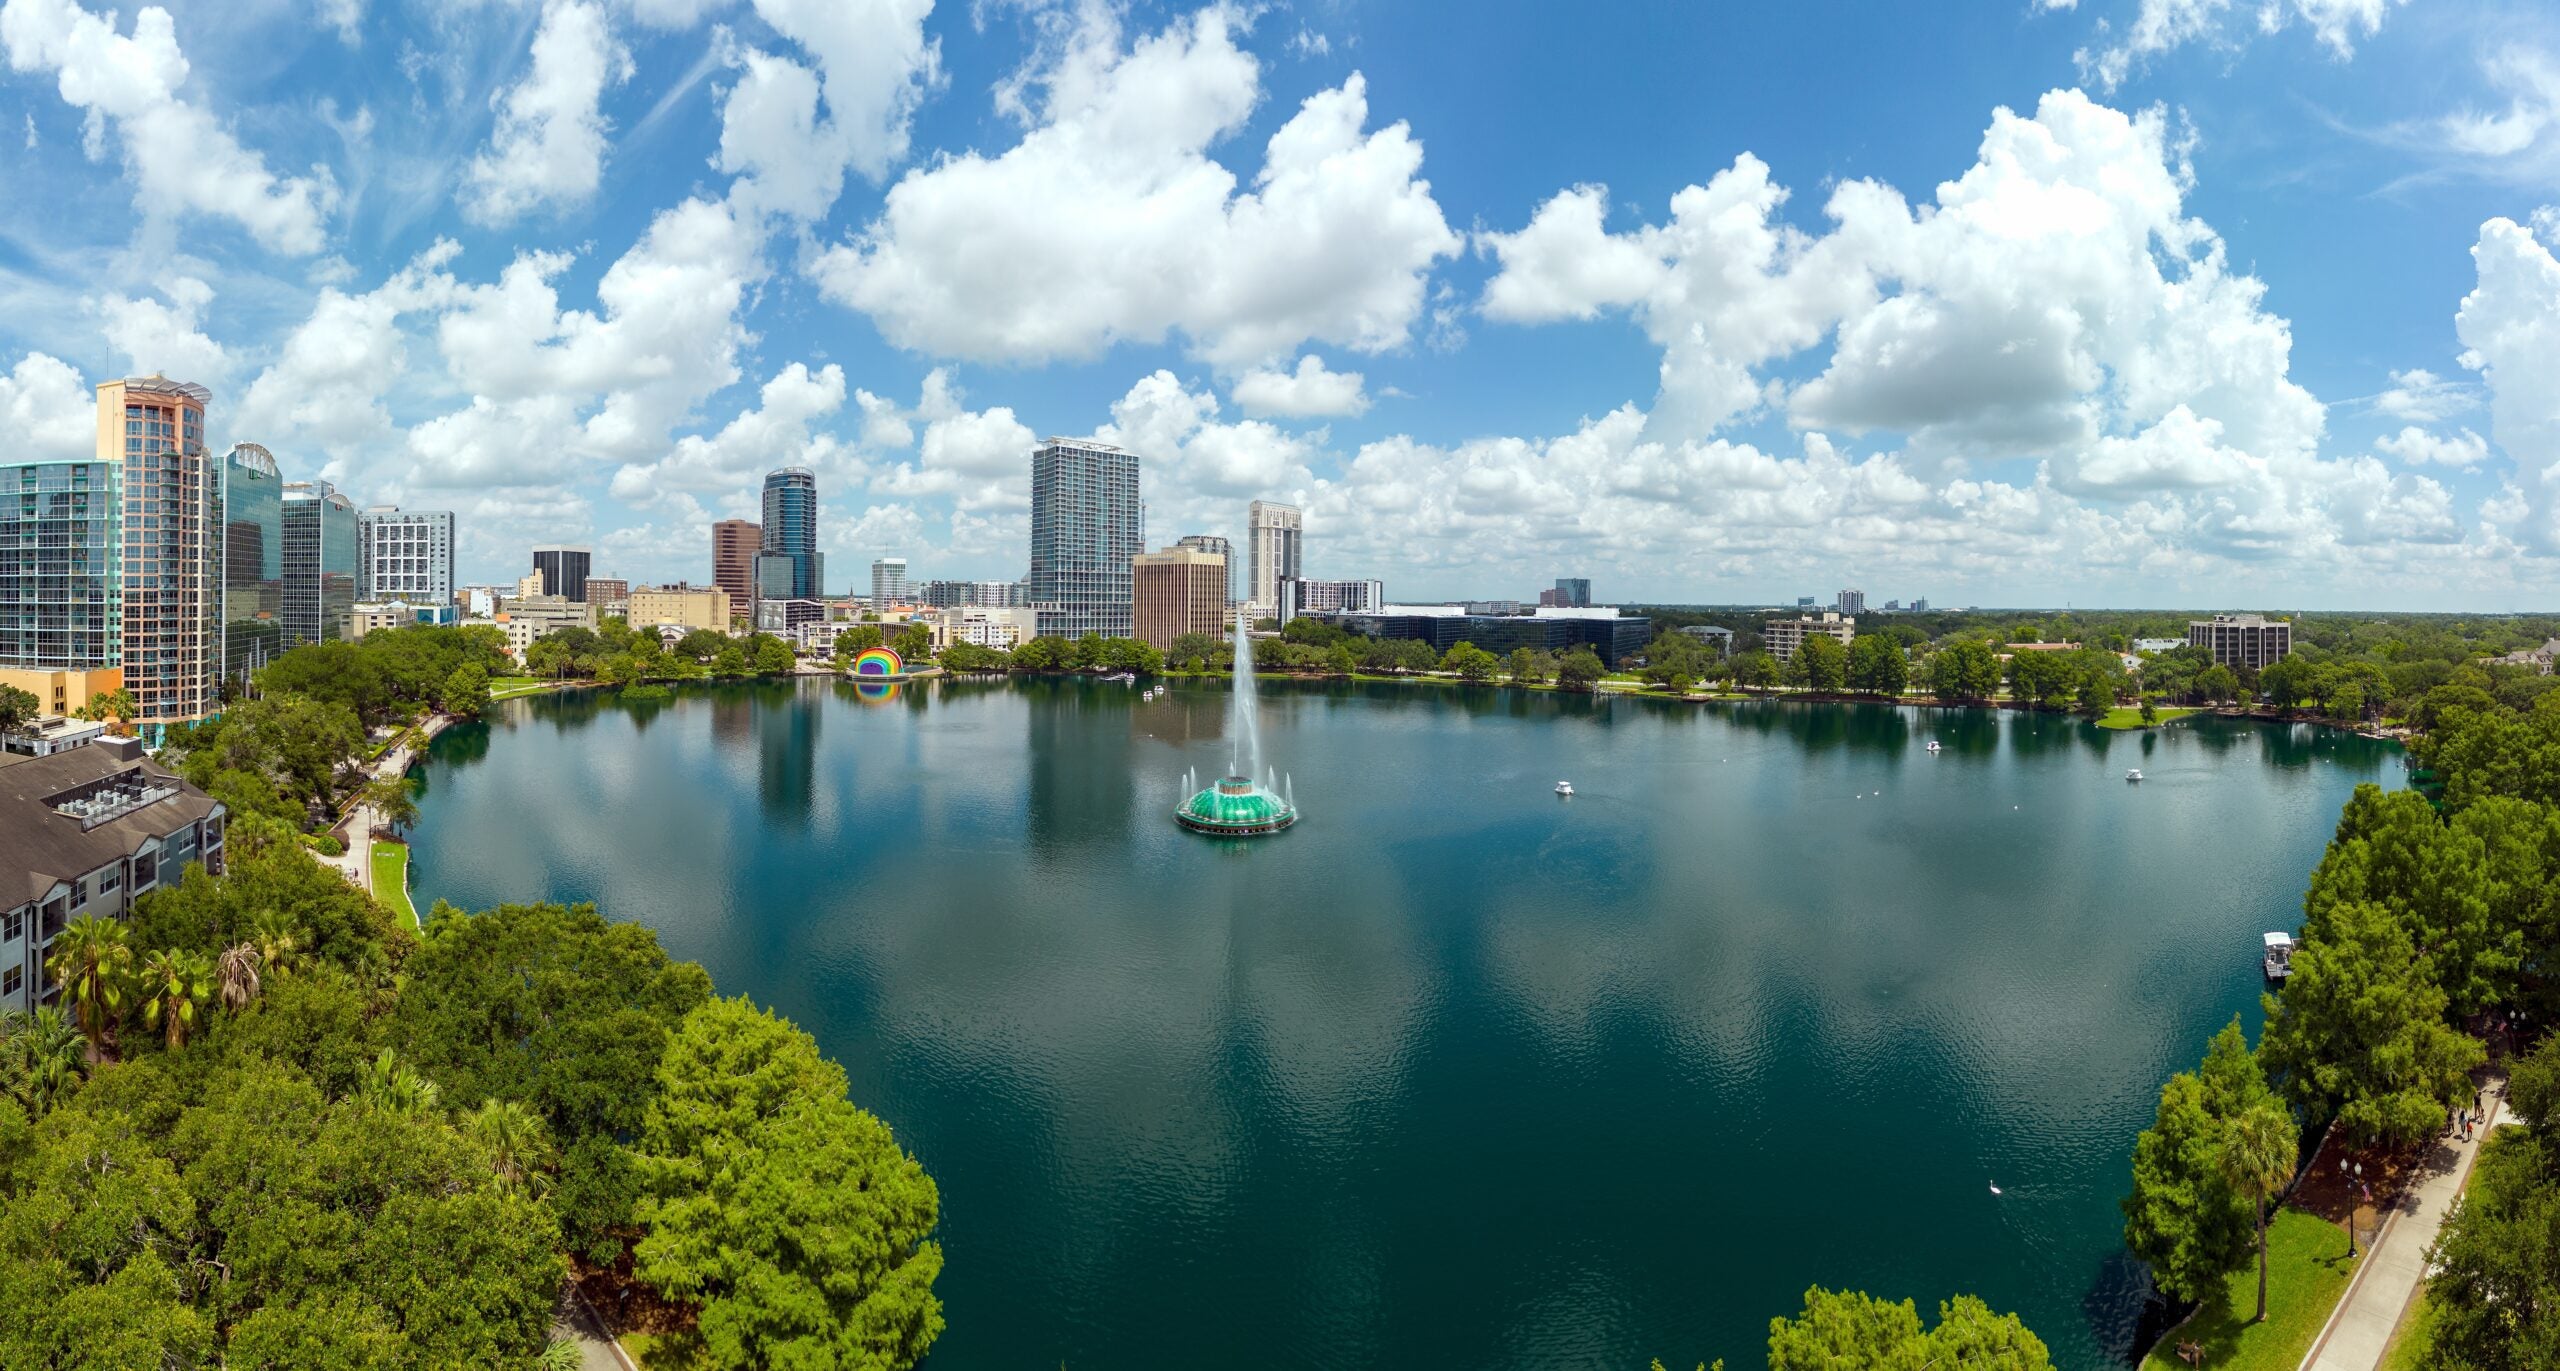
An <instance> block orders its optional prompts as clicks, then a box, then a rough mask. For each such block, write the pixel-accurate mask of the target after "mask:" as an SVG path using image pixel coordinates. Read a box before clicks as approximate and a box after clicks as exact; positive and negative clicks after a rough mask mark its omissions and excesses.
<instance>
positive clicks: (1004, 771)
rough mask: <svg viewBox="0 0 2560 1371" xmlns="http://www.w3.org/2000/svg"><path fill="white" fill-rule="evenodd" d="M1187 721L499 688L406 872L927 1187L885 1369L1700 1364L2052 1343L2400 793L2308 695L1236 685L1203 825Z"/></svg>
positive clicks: (2126, 1298) (1010, 688)
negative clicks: (782, 1073)
mask: <svg viewBox="0 0 2560 1371" xmlns="http://www.w3.org/2000/svg"><path fill="white" fill-rule="evenodd" d="M883 695H886V696H887V698H879V697H880V696H883ZM1226 705H1227V697H1226V692H1225V690H1224V688H1223V686H1221V685H1216V684H1210V683H1200V684H1189V683H1185V684H1177V685H1175V686H1174V687H1173V688H1172V689H1171V690H1170V691H1168V692H1166V693H1165V694H1163V695H1162V696H1160V697H1159V698H1157V699H1155V700H1152V701H1149V700H1144V699H1142V698H1141V695H1140V692H1139V691H1138V690H1136V689H1133V688H1130V687H1127V686H1121V685H1104V684H1096V683H1092V682H1081V681H1034V682H1029V683H1014V684H1002V683H987V684H973V683H966V682H942V683H937V684H934V685H932V686H929V687H925V688H921V689H915V688H910V689H908V690H906V691H904V692H894V691H881V690H875V691H873V692H872V693H871V696H870V697H866V696H865V695H863V694H861V693H859V692H857V691H856V690H855V689H854V688H852V687H850V686H840V685H835V684H832V683H828V682H823V681H808V682H777V683H764V684H755V685H728V686H703V687H695V688H691V689H687V690H683V691H679V692H678V693H677V694H676V696H675V697H674V698H673V699H671V700H665V701H657V702H634V703H631V704H627V705H626V704H623V703H621V702H619V701H617V700H616V699H615V698H614V697H613V696H612V695H611V694H610V693H606V692H584V693H576V694H570V695H563V696H551V697H538V698H533V699H526V700H517V701H511V702H509V703H507V704H504V705H501V706H500V707H499V708H498V709H497V710H496V711H495V712H494V718H493V719H492V720H491V721H490V722H489V723H487V724H483V725H474V726H470V727H465V728H459V729H455V730H452V731H449V732H447V733H446V734H445V735H443V736H442V737H439V738H438V739H436V741H435V743H434V745H433V746H432V748H431V749H430V752H429V756H428V759H427V763H426V766H425V768H424V771H423V772H422V775H423V777H424V779H425V782H426V786H425V791H424V794H423V795H422V797H421V801H420V806H419V808H420V812H421V820H420V823H419V825H418V829H417V833H416V837H415V842H416V869H415V872H414V874H413V877H412V883H413V888H414V890H415V892H416V895H417V899H418V902H419V904H420V907H421V908H422V909H423V908H424V907H425V905H426V904H427V902H429V901H431V900H434V899H439V898H441V899H446V900H450V901H452V902H454V903H455V904H458V905H462V906H465V907H469V908H481V907H486V906H489V905H493V904H496V903H499V902H502V901H525V900H539V899H556V900H565V901H579V900H592V901H594V902H596V903H597V904H598V905H599V906H601V907H602V908H603V909H604V911H605V912H606V913H607V914H608V915H610V916H612V917H614V918H618V919H631V920H637V921H639V922H642V923H645V924H647V925H649V926H650V927H652V928H654V929H656V930H657V931H658V934H659V936H660V938H661V940H662V941H663V942H664V943H665V945H666V946H667V948H668V950H669V951H670V952H672V953H673V954H674V955H676V956H679V957H686V958H692V959H695V960H699V961H701V962H702V963H703V964H704V965H705V966H707V967H708V968H709V969H710V971H711V974H712V976H713V978H714V979H715V980H716V981H717V983H718V984H719V986H720V988H721V990H722V991H723V992H724V993H730V994H735V993H741V992H743V993H746V994H749V995H752V996H753V997H755V998H756V999H757V1000H758V1001H760V1002H763V1003H766V1004H770V1005H772V1006H773V1007H775V1008H776V1009H778V1010H780V1011H781V1012H783V1013H785V1014H788V1015H789V1016H791V1017H792V1018H793V1019H795V1020H797V1021H798V1022H799V1023H800V1024H801V1025H803V1026H804V1027H806V1028H807V1029H808V1030H809V1031H810V1032H811V1033H813V1034H815V1035H816V1036H817V1038H818V1040H819V1042H820V1044H821V1045H822V1046H823V1047H824V1048H825V1049H826V1050H827V1052H828V1053H830V1054H831V1055H832V1056H834V1057H835V1058H836V1059H837V1060H838V1061H840V1062H842V1063H843V1064H844V1066H845V1069H846V1070H847V1072H848V1073H849V1074H850V1076H851V1078H852V1081H853V1091H854V1097H855V1099H856V1100H857V1101H859V1102H860V1103H861V1104H863V1105H864V1106H866V1107H867V1108H870V1109H871V1110H873V1111H874V1112H876V1113H878V1114H880V1115H881V1116H882V1117H884V1118H885V1119H887V1120H888V1121H889V1122H890V1123H891V1124H892V1125H894V1126H895V1127H896V1129H897V1132H898V1136H899V1138H900V1140H901V1141H902V1142H903V1143H905V1145H906V1146H907V1147H908V1148H910V1149H911V1150H913V1151H914V1152H915V1153H916V1154H917V1155H918V1156H919V1157H920V1158H921V1159H922V1160H923V1162H924V1163H925V1165H926V1167H927V1168H928V1169H930V1170H931V1171H932V1173H933V1175H934V1177H935V1179H936V1180H937V1181H938V1182H939V1183H940V1184H941V1187H942V1198H943V1224H942V1238H943V1242H944V1245H945V1248H946V1257H947V1265H946V1267H945V1269H944V1272H943V1276H942V1279H941V1281H940V1283H939V1285H938V1286H937V1289H938V1290H939V1291H940V1293H941V1295H942V1297H943V1299H944V1301H945V1304H946V1312H947V1314H948V1317H949V1320H950V1327H949V1330H948V1331H947V1332H946V1333H945V1334H944V1335H943V1338H942V1340H941V1342H940V1343H939V1344H938V1345H937V1347H936V1349H935V1351H934V1353H933V1355H932V1358H931V1361H930V1366H931V1367H932V1368H934V1371H979V1369H980V1368H989V1369H992V1368H1007V1369H1008V1371H1010V1369H1012V1368H1021V1367H1045V1366H1055V1365H1059V1364H1061V1363H1063V1364H1065V1365H1066V1366H1068V1367H1070V1368H1081V1367H1110V1368H1114V1371H1148V1369H1150V1368H1165V1369H1167V1371H1171V1369H1172V1368H1194V1367H1203V1366H1220V1367H1237V1368H1247V1367H1256V1368H1258V1367H1274V1368H1278V1367H1290V1368H1296V1367H1357V1366H1401V1367H1415V1368H1427V1367H1466V1368H1500V1367H1516V1368H1552V1367H1590V1368H1624V1369H1626V1371H1634V1369H1635V1368H1641V1367H1643V1366H1644V1365H1645V1364H1646V1362H1647V1361H1648V1359H1650V1358H1652V1357H1656V1356H1659V1357H1661V1358H1662V1359H1663V1360H1664V1362H1665V1363H1666V1364H1668V1365H1673V1366H1689V1365H1694V1364H1696V1363H1697V1362H1699V1361H1701V1360H1712V1359H1713V1358H1715V1357H1718V1356H1723V1357H1726V1358H1728V1359H1729V1361H1730V1364H1731V1365H1732V1366H1734V1367H1735V1368H1736V1371H1740V1368H1744V1367H1751V1366H1757V1365H1759V1364H1760V1359H1761V1353H1762V1346H1763V1342H1764V1340H1765V1337H1766V1329H1767V1323H1768V1320H1769V1319H1770V1318H1771V1317H1772V1316H1774V1315H1779V1314H1785V1313H1791V1312H1793V1311H1794V1310H1795V1309H1796V1307H1797V1305H1798V1303H1799V1301H1800V1299H1801V1297H1802V1294H1803V1291H1804V1288H1805V1287H1806V1286H1808V1285H1812V1284H1816V1283H1819V1284H1822V1285H1826V1286H1831V1287H1834V1288H1840V1287H1849V1288H1860V1289H1865V1290H1869V1291H1872V1292H1875V1293H1877V1294H1882V1295H1889V1296H1891V1297H1894V1298H1903V1297H1911V1298H1915V1299H1917V1300H1918V1301H1919V1302H1920V1303H1921V1305H1922V1306H1923V1308H1924V1309H1933V1308H1934V1306H1935V1304H1936V1302H1937V1301H1938V1300H1940V1299H1942V1298H1945V1297H1947V1296H1951V1295H1954V1294H1958V1293H1965V1292H1971V1293H1976V1294H1979V1295H1981V1296H1983V1297H1984V1298H1985V1299H1986V1300H1988V1301H1989V1302H1990V1303H1991V1305H1992V1306H1993V1307H1994V1308H1996V1309H2011V1310H2016V1311H2017V1312H2019V1313H2020V1314H2021V1315H2023V1316H2024V1317H2025V1318H2026V1319H2027V1321H2028V1322H2029V1324H2030V1325H2031V1326H2033V1327H2034V1328H2035V1329H2036V1331H2037V1332H2038V1333H2039V1334H2040V1335H2042V1336H2043V1337H2044V1339H2045V1340H2046V1341H2047V1342H2048V1343H2049V1344H2051V1345H2052V1347H2053V1349H2054V1352H2055V1355H2056V1360H2057V1362H2058V1364H2060V1365H2062V1366H2065V1367H2098V1366H2104V1365H2109V1364H2111V1363H2112V1362H2113V1361H2114V1360H2115V1358H2117V1357H2118V1356H2120V1355H2121V1353H2122V1352H2123V1350H2124V1348H2125V1347H2126V1346H2127V1345H2128V1343H2129V1341H2130V1339H2131V1337H2132V1335H2133V1329H2134V1325H2135V1321H2136V1319H2137V1317H2138V1316H2139V1313H2140V1303H2141V1296H2140V1291H2139V1283H2138V1279H2137V1277H2136V1275H2135V1273H2134V1272H2133V1271H2132V1270H2131V1269H2130V1267H2129V1266H2128V1265H2127V1263H2126V1262H2125V1260H2124V1259H2123V1257H2122V1255H2121V1244H2120V1239H2119V1230H2120V1227H2121V1218H2120V1215H2119V1214H2118V1211H2117V1208H2116V1200H2117V1197H2118V1196H2119V1195H2120V1194H2121V1193H2122V1191H2123V1188H2124V1185H2125V1182H2126V1174H2127V1157H2128V1155H2129V1152H2130V1149H2131V1146H2132V1140H2133V1135H2134V1133H2135V1132H2136V1131H2138V1130H2139V1129H2140V1128H2141V1127H2142V1126H2143V1125H2144V1124H2146V1123H2147V1122H2148V1121H2149V1119H2150V1117H2151V1110H2152V1105H2153V1103H2154V1101H2155V1099H2156V1098H2157V1093H2158V1089H2159V1085H2160V1082H2161V1080H2162V1079H2163V1078H2164V1077H2166V1076H2167V1075H2168V1074H2169V1073H2170V1072H2172V1071H2175V1070H2179V1069H2182V1068H2184V1067H2186V1066H2189V1065H2191V1064H2192V1063H2193V1062H2194V1060H2195V1059H2196V1058H2197V1056H2198V1055H2199V1054H2200V1053H2201V1051H2202V1049H2203V1046H2204V1042H2205V1039H2206V1038H2207V1037H2209V1036H2210V1035H2211V1034H2212V1033H2213V1031H2214V1030H2215V1029H2216V1028H2218V1027H2219V1026H2220V1025H2221V1024H2222V1023H2224V1022H2226V1021H2228V1020H2229V1019H2230V1017H2231V1016H2232V1015H2233V1014H2234V1013H2240V1014H2243V1015H2244V1016H2245V1017H2246V1019H2247V1020H2248V1023H2249V1026H2250V1029H2251V1031H2252V1033H2253V1034H2254V1032H2255V1030H2256V1025H2257V1020H2258V1011H2257V996H2258V990H2259V971H2258V947H2259V935H2260V934H2261V933H2262V932H2263V931H2265V930H2268V929H2274V928H2292V927H2295V926H2296V925H2297V924H2298V923H2299V921H2300V908H2299V906H2300V900H2301V893H2302V889H2303V887H2304V885H2305V883H2306V882H2307V880H2308V878H2309V874H2310V871H2311V868H2312V866H2313V864H2314V863H2315V862H2316V861H2317V860H2318V857H2319V854H2320V850H2321V847H2322V845H2323V844H2324V843H2326V841H2327V840H2328V837H2329V834H2330V832H2331V830H2332V829H2333V828H2334V826H2335V824H2336V820H2337V812H2338V808H2339V806H2340V805H2341V804H2342V803H2344V802H2345V800H2346V798H2347V796H2348V794H2349V792H2350V791H2351V790H2352V789H2353V788H2354V786H2355V785H2356V784H2357V783H2358V782H2360V781H2373V782H2378V783H2381V784H2383V785H2386V786H2394V787H2396V786H2398V785H2400V784H2402V782H2403V775H2402V765H2401V754H2400V752H2399V750H2398V749H2397V748H2396V747H2393V746H2391V745H2389V744H2383V743H2376V742H2372V741H2369V740H2366V739H2362V738H2358V737H2355V736H2353V735H2349V734H2343V733H2338V732H2334V731H2329V730H2320V729H2313V728H2309V727H2277V726H2269V725H2261V724H2250V723H2235V722H2229V721H2222V720H2214V719H2192V720H2187V721H2182V722H2180V723H2179V724H2176V725H2174V726H2172V727H2169V728H2165V729H2162V730H2158V731H2155V732H2151V733H2110V732H2106V731H2103V730H2100V729H2097V728H2095V727H2093V726H2090V725H2087V724H2084V723H2080V722H2077V721H2074V720H2069V719H2064V718H2061V717H2058V716H2028V715H2016V714H1999V713H1994V712H1990V711H1979V710H1961V711H1959V710H1914V709H1897V708H1892V707H1887V706H1880V705H1879V706H1862V705H1789V704H1782V703H1752V704H1740V705H1717V706H1710V707H1703V708H1701V707H1697V706H1689V705H1679V704H1668V703H1663V702H1657V701H1644V700H1633V699H1627V700H1614V701H1613V700H1588V699H1578V698H1570V697H1561V696H1555V695H1532V694H1527V693H1523V692H1518V691H1502V690H1494V689H1489V688H1487V689H1476V690H1464V689H1456V688H1450V689H1442V688H1433V687H1398V686H1386V685H1378V686H1352V685H1336V686H1298V685H1293V684H1291V683H1287V682H1278V681H1265V682H1263V683H1262V701H1261V730H1262V745H1263V752H1264V755H1265V757H1266V758H1267V759H1268V760H1269V762H1270V763H1271V764H1272V765H1273V766H1274V767H1275V768H1276V769H1277V770H1278V771H1280V772H1281V773H1283V776H1284V779H1285V780H1286V782H1287V783H1288V784H1290V785H1291V786H1292V787H1293V789H1294V794H1295V797H1296V801H1297V804H1298V806H1299V810H1300V818H1299V822H1298V824H1297V826H1296V827H1295V828H1294V829H1292V830H1290V831H1288V832H1286V833H1283V834H1279V835H1276V836H1273V837H1269V838H1263V839H1257V840H1252V841H1244V842H1238V841H1220V840H1215V839H1209V838H1204V837H1201V836H1198V835H1194V834H1191V833H1187V832H1184V831H1183V830H1182V829H1180V828H1179V827H1177V826H1176V825H1175V824H1174V822H1173V819H1172V811H1173V808H1174V806H1175V805H1176V804H1178V803H1179V802H1180V801H1181V799H1182V798H1183V796H1182V792H1181V786H1182V777H1183V773H1184V771H1185V769H1186V768H1197V769H1198V771H1199V772H1200V773H1201V774H1202V775H1204V776H1205V775H1209V774H1212V773H1213V772H1215V771H1217V770H1218V769H1220V768H1222V767H1223V764H1224V763H1225V760H1226V758H1227V755H1228V740H1227V739H1226V738H1225V737H1224V736H1223V732H1224V729H1225V728H1226ZM1932 739H1935V740H1937V741H1938V742H1939V743H1940V744H1941V745H1942V750H1941V751H1939V752H1937V753H1936V754H1934V755H1933V754H1931V753H1930V752H1928V751H1927V744H1928V743H1929V742H1930V741H1931V740H1932ZM2134 767H2139V768H2141V770H2142V773H2143V776H2144V779H2143V781H2142V782H2141V783H2140V784H2139V785H2134V784H2128V783H2127V782H2126V781H2125V780H2124V774H2125V772H2126V771H2127V770H2128V769H2130V768H2134ZM1559 780H1569V781H1571V782H1572V783H1573V787H1574V791H1575V794H1574V795H1573V796H1572V797H1571V798H1560V797H1559V796H1557V795H1556V794H1555V793H1554V788H1555V784H1556V782H1557V781H1559ZM1994 1182H1996V1183H1997V1184H1998V1186H1999V1188H2000V1191H2001V1193H2000V1194H1998V1195H1994V1194H1992V1193H1991V1190H1990V1186H1991V1184H1992V1183H1994Z"/></svg>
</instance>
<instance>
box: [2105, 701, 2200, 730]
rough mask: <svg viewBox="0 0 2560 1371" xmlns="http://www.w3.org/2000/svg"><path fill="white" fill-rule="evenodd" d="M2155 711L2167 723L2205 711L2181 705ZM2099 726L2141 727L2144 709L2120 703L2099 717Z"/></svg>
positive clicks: (2161, 720) (2165, 706)
mask: <svg viewBox="0 0 2560 1371" xmlns="http://www.w3.org/2000/svg"><path fill="white" fill-rule="evenodd" d="M2155 712H2156V713H2157V714H2158V715H2159V720H2160V722H2161V723H2164V724H2165V723H2167V722H2169V721H2170V720H2171V719H2183V718H2185V717H2187V716H2188V715H2190V714H2202V713H2203V712H2204V711H2203V710H2201V709H2187V708H2184V707H2181V706H2174V705H2162V706H2161V707H2160V708H2159V709H2158V710H2157V711H2155ZM2098 727H2100V728H2140V727H2142V711H2141V710H2139V709H2127V708H2125V707H2124V706H2122V705H2118V706H2116V707H2115V708H2113V709H2110V710H2108V711H2107V712H2106V714H2105V715H2103V716H2102V717H2100V718H2099V720H2098Z"/></svg>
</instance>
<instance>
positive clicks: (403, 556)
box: [356, 505, 453, 605]
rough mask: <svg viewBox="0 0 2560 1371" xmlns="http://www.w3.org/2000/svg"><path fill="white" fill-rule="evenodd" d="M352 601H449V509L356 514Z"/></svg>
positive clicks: (386, 508) (387, 508)
mask: <svg viewBox="0 0 2560 1371" xmlns="http://www.w3.org/2000/svg"><path fill="white" fill-rule="evenodd" d="M356 536H357V541H358V543H359V544H360V546H359V548H358V549H357V573H356V597H357V598H358V599H361V600H405V601H407V602H409V603H410V604H413V605H449V604H452V603H453V511H451V510H448V509H408V510H404V509H402V508H400V507H399V506H397V505H376V506H374V507H373V508H371V509H368V510H366V511H365V512H363V513H362V514H359V515H357V516H356Z"/></svg>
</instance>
